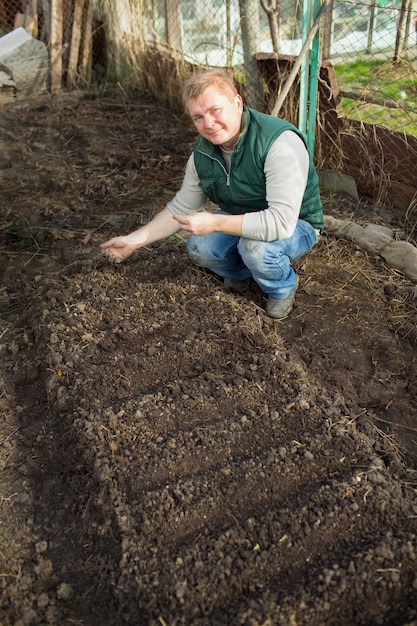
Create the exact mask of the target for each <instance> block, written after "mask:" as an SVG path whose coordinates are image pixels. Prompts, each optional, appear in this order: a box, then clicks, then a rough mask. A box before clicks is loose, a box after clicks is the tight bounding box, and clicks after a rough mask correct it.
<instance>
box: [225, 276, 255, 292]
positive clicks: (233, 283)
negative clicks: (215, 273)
mask: <svg viewBox="0 0 417 626" xmlns="http://www.w3.org/2000/svg"><path fill="white" fill-rule="evenodd" d="M224 284H225V286H226V287H230V288H231V289H234V290H235V291H239V293H244V292H245V291H247V290H248V289H249V285H250V278H246V279H245V280H233V278H225V279H224Z"/></svg>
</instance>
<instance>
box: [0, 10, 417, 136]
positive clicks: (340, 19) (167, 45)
mask: <svg viewBox="0 0 417 626" xmlns="http://www.w3.org/2000/svg"><path fill="white" fill-rule="evenodd" d="M55 4H59V5H60V7H59V10H60V11H61V12H62V16H61V18H62V44H61V49H60V51H59V55H60V57H61V60H62V79H63V85H65V86H67V87H74V86H79V87H83V86H86V85H88V84H90V83H92V82H93V83H96V82H100V81H109V80H110V81H117V80H119V81H122V80H124V79H126V78H127V77H129V80H132V78H133V79H134V77H136V78H137V80H140V79H141V78H143V76H142V74H143V70H142V69H141V66H140V58H141V55H142V54H143V51H144V50H146V49H148V48H151V49H152V48H153V49H158V50H159V51H161V50H164V51H165V52H166V53H167V54H168V55H170V56H171V57H173V58H174V59H176V61H177V63H181V62H185V63H190V64H192V65H193V66H198V67H207V66H215V67H217V66H219V67H228V68H233V69H234V71H235V73H236V75H237V76H238V79H239V73H240V72H243V68H244V67H245V54H246V59H247V58H249V57H250V55H252V56H254V55H255V54H258V55H262V54H263V55H269V54H271V55H279V56H284V57H296V56H297V55H298V54H299V53H300V51H301V49H302V44H303V37H304V39H305V36H306V31H305V24H306V22H305V17H306V16H305V13H306V8H305V7H306V5H307V10H308V7H310V8H311V10H312V7H313V6H314V0H311V2H308V3H306V2H303V1H302V0H148V1H145V0H66V1H65V2H62V4H61V3H55ZM52 5H53V2H52V0H0V34H1V35H3V34H6V33H8V32H10V31H11V30H13V29H14V28H16V27H18V26H22V27H24V28H26V30H28V32H29V33H30V34H31V35H32V36H33V37H35V38H37V39H39V40H40V41H42V42H44V43H45V44H46V46H47V47H50V46H51V10H52V8H53V6H52ZM326 5H327V10H326V13H325V16H324V19H323V20H322V22H321V30H320V33H321V47H320V56H321V59H322V60H330V61H331V63H332V65H333V66H334V68H335V74H336V80H337V83H338V86H339V90H340V95H341V97H342V101H341V104H342V107H343V113H344V114H345V115H346V116H348V117H351V118H353V119H357V120H361V121H364V122H369V123H375V124H379V125H383V126H386V127H388V128H390V129H393V130H396V131H400V132H406V133H408V134H411V135H414V136H417V81H416V70H417V0H362V1H360V2H358V1H354V0H330V1H329V2H327V3H326ZM311 17H314V16H310V23H311ZM75 48H76V49H75ZM245 48H246V49H245ZM242 80H243V82H245V79H244V78H243V79H242Z"/></svg>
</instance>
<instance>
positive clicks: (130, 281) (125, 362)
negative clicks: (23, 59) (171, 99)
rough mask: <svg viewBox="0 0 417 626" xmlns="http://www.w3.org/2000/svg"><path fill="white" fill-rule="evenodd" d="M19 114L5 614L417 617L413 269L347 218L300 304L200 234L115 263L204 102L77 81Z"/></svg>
mask: <svg viewBox="0 0 417 626" xmlns="http://www.w3.org/2000/svg"><path fill="white" fill-rule="evenodd" d="M0 127H1V130H2V135H1V136H2V137H3V140H2V144H1V146H0V147H1V148H2V149H3V151H4V152H5V154H6V156H8V157H9V158H10V160H11V165H12V167H11V168H9V169H3V170H1V172H0V219H1V222H0V225H1V230H0V254H1V269H0V272H1V276H2V285H1V291H0V304H1V317H0V337H1V339H0V353H1V369H0V377H1V397H0V411H1V412H0V419H1V421H0V440H1V449H0V467H1V469H2V473H1V476H0V505H1V509H0V511H1V513H0V541H1V544H0V559H1V569H0V598H1V602H0V622H1V624H2V625H3V626H9V625H14V626H22V625H29V624H48V625H49V624H51V625H52V624H54V625H55V624H56V625H57V626H69V625H70V624H71V625H73V624H83V625H86V626H96V625H97V626H104V625H108V626H113V625H114V626H119V625H122V624H128V625H134V626H136V625H142V624H143V625H145V624H146V625H148V624H149V625H152V626H157V625H159V626H160V625H162V626H168V625H170V626H174V625H180V624H196V625H200V626H212V625H219V626H221V625H229V626H235V625H236V626H237V625H240V624H244V625H248V626H249V625H250V626H255V625H256V626H258V625H259V626H260V625H263V626H267V625H268V626H272V625H275V624H277V625H285V626H288V625H291V626H296V625H298V626H302V625H303V626H304V625H306V626H307V625H308V626H319V625H323V624H328V625H330V624H334V625H336V624H337V625H338V626H343V625H346V626H348V625H349V626H352V625H356V624H358V625H371V624H372V625H393V626H397V625H402V626H405V625H406V624H407V625H408V626H411V625H412V624H414V625H415V624H417V563H416V553H417V538H416V516H417V501H416V487H417V476H416V467H417V455H416V450H417V448H416V429H417V367H416V361H417V354H416V352H417V351H416V344H415V317H413V315H414V313H413V312H414V311H415V299H413V294H415V288H414V286H413V285H410V283H409V282H408V281H407V280H406V279H405V278H404V277H402V276H401V275H400V274H398V273H396V272H393V271H392V270H390V269H389V268H387V267H386V266H385V265H384V264H383V263H382V262H381V259H379V258H374V257H371V256H370V255H368V254H367V253H366V252H364V251H363V250H360V249H357V248H356V247H355V246H354V245H353V244H352V243H351V242H346V241H341V240H336V239H332V238H330V237H326V236H324V237H323V238H322V239H321V241H320V242H319V244H318V245H317V246H316V247H315V248H314V250H313V251H312V252H311V253H310V255H308V257H307V258H305V259H302V260H300V261H299V262H298V263H297V269H298V271H299V275H300V287H299V291H298V294H297V300H296V307H295V309H294V311H293V314H292V316H291V317H290V318H288V319H287V320H286V321H285V322H276V321H273V320H270V319H269V318H267V317H266V316H265V314H264V304H265V301H264V297H263V295H262V294H261V293H260V292H259V290H258V289H257V288H256V285H253V286H252V288H251V291H250V293H249V296H242V295H239V294H236V293H233V292H231V291H227V290H225V289H224V287H223V285H222V284H221V283H220V282H219V281H218V280H217V279H216V278H215V277H214V276H212V275H209V274H207V273H204V272H202V271H200V270H198V269H197V268H196V267H194V266H193V265H192V264H191V263H190V262H189V261H188V259H187V257H186V255H185V250H184V241H183V239H182V238H181V237H175V238H173V239H171V240H169V241H165V242H161V243H159V244H155V245H154V246H151V247H150V248H147V249H143V250H141V251H139V252H138V253H137V254H136V255H134V257H132V258H131V259H129V260H128V261H127V262H126V263H124V264H123V265H118V266H113V265H110V264H109V263H108V262H107V261H106V260H105V259H104V258H102V257H101V256H100V253H99V251H98V244H99V242H100V241H101V240H103V239H107V238H108V237H110V236H111V235H113V234H116V233H122V232H127V231H129V230H130V229H132V228H133V227H135V226H136V225H138V224H141V223H144V222H145V221H147V220H148V218H149V217H150V216H151V215H152V214H153V213H154V211H155V210H157V209H158V208H161V207H162V206H163V205H164V202H165V201H166V200H167V199H168V198H169V197H171V195H172V194H173V193H175V191H176V189H177V188H178V186H179V184H180V181H181V177H182V172H183V168H184V165H185V161H186V158H187V156H188V153H189V151H190V148H191V145H192V140H193V131H192V129H191V128H190V126H189V124H188V122H187V120H186V119H185V118H183V117H181V116H180V115H176V114H174V113H172V112H170V111H168V110H166V109H165V108H164V107H163V106H162V105H161V104H159V103H156V102H154V101H152V100H151V99H149V98H147V97H145V96H143V95H137V97H135V98H133V97H132V98H131V99H129V100H126V99H122V98H121V97H119V96H118V95H117V94H114V93H113V94H112V93H105V94H102V96H101V97H99V98H97V99H96V98H87V97H85V96H84V97H82V96H81V95H80V94H72V95H66V96H63V97H61V98H56V99H53V100H52V99H41V100H37V101H34V102H29V103H28V102H16V103H12V104H10V105H8V106H7V107H4V110H3V111H2V116H1V120H0ZM323 201H324V206H325V212H326V213H328V214H332V215H335V216H337V217H341V216H342V217H348V218H350V219H355V220H358V221H361V220H362V223H366V221H376V220H377V221H379V222H380V223H385V224H387V225H390V226H392V227H394V228H395V229H397V231H398V233H402V234H404V232H403V229H404V224H403V222H402V220H401V217H399V216H398V215H395V214H393V213H391V212H390V211H389V210H388V209H387V208H386V207H385V208H384V207H375V206H371V205H369V204H368V203H365V202H361V203H356V202H353V201H352V200H350V199H349V198H346V197H342V196H337V195H336V196H331V195H328V196H323ZM410 294H411V295H410Z"/></svg>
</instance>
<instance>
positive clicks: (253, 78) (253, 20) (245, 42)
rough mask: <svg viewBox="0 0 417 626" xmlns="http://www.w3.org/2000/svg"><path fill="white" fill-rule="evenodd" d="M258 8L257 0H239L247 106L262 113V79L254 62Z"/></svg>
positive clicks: (257, 31) (257, 33)
mask: <svg viewBox="0 0 417 626" xmlns="http://www.w3.org/2000/svg"><path fill="white" fill-rule="evenodd" d="M258 6H259V5H258V2H257V0H239V11H240V28H241V32H242V47H243V60H244V67H245V75H246V97H247V105H248V106H249V107H251V108H252V109H257V110H258V111H262V110H263V108H264V94H263V86H262V77H261V72H260V69H259V66H258V63H257V61H256V50H257V45H258V39H259V16H258Z"/></svg>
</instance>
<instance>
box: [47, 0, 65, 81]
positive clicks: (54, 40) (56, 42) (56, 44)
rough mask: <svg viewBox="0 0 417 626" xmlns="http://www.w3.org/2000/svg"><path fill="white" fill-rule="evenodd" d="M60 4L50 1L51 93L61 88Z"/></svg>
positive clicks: (56, 1)
mask: <svg viewBox="0 0 417 626" xmlns="http://www.w3.org/2000/svg"><path fill="white" fill-rule="evenodd" d="M62 13H63V12H62V3H61V2H60V0H51V49H50V55H51V92H52V93H57V92H58V91H61V88H62V24H63V14H62Z"/></svg>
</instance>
